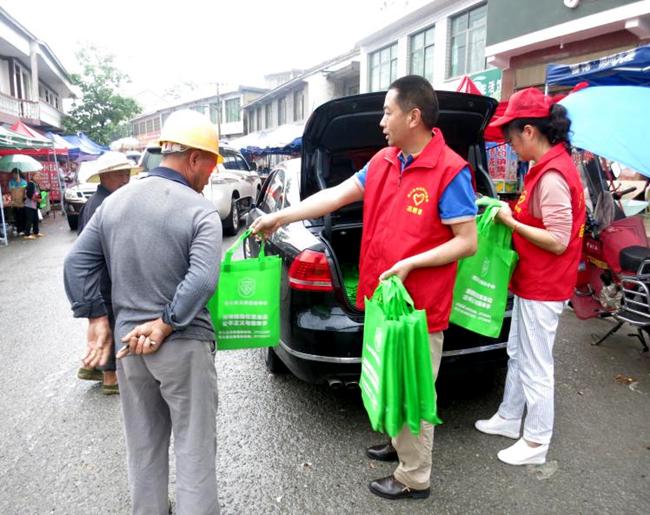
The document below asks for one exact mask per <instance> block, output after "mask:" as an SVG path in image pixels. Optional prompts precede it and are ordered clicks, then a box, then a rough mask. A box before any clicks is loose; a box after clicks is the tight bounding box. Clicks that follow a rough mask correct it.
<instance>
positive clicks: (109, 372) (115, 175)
mask: <svg viewBox="0 0 650 515" xmlns="http://www.w3.org/2000/svg"><path fill="white" fill-rule="evenodd" d="M95 166H96V167H97V171H96V172H95V173H94V174H92V175H91V176H89V177H88V182H97V181H98V180H99V186H97V191H96V192H95V193H94V194H93V195H92V196H91V197H90V198H89V199H88V202H86V203H85V204H84V205H83V207H82V208H81V212H80V213H79V226H78V228H77V233H78V234H81V232H82V231H83V229H84V227H86V225H87V224H88V222H89V221H90V219H91V218H92V216H93V214H94V213H95V211H96V210H97V208H98V207H99V206H101V205H102V203H103V202H104V200H106V198H108V196H109V195H110V194H111V193H113V192H114V191H116V190H117V189H119V188H121V187H122V186H125V185H126V184H128V183H129V179H130V178H131V175H135V173H136V172H137V168H136V167H134V166H133V165H132V164H131V162H130V161H129V160H128V159H127V157H126V155H125V154H122V153H120V152H106V153H104V154H102V155H101V156H100V157H99V159H97V161H96V162H95ZM101 294H102V298H103V299H104V304H105V305H106V316H108V322H109V325H110V327H111V332H112V333H113V335H114V334H115V316H114V314H113V304H112V301H111V280H110V277H109V276H108V270H107V269H106V268H104V270H103V271H102V279H101ZM77 377H78V378H79V379H84V380H87V381H102V393H103V394H104V395H112V394H117V393H120V391H119V387H118V383H117V374H116V372H115V340H114V339H113V341H112V345H111V353H110V355H109V357H108V362H107V363H106V365H104V366H100V367H99V368H86V367H81V368H80V369H79V371H78V372H77Z"/></svg>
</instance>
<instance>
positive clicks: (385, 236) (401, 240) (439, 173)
mask: <svg viewBox="0 0 650 515" xmlns="http://www.w3.org/2000/svg"><path fill="white" fill-rule="evenodd" d="M399 152H400V150H399V149H398V148H396V147H387V148H385V149H382V150H380V151H379V152H377V154H375V155H374V156H373V158H372V159H371V160H370V163H369V165H368V173H367V175H366V188H365V193H364V199H363V236H362V238H361V256H360V258H359V289H358V293H357V306H358V307H359V308H360V309H363V307H364V297H368V298H370V297H372V294H373V292H374V291H375V288H376V287H377V284H378V283H379V276H380V275H381V274H382V272H385V271H386V270H388V269H389V268H390V267H392V266H393V265H394V264H395V263H397V262H398V261H400V260H401V259H404V258H407V257H410V256H413V255H415V254H420V253H422V252H425V251H427V250H430V249H432V248H434V247H437V246H439V245H442V244H443V243H445V242H447V241H449V240H450V239H451V238H452V237H453V233H452V231H451V229H450V228H449V226H446V225H444V224H443V223H442V222H441V221H440V213H439V212H438V201H439V199H440V197H441V196H442V193H443V191H444V190H445V188H446V187H447V185H448V184H449V183H450V182H451V180H452V179H453V178H454V177H456V175H457V174H458V173H459V172H460V171H461V170H462V169H463V168H464V167H465V166H467V162H466V161H465V160H464V159H462V158H461V157H460V156H459V155H458V154H456V153H455V152H454V151H453V150H451V149H450V148H449V147H448V146H447V145H446V144H445V140H444V138H443V136H442V132H440V130H439V129H436V130H435V131H434V133H433V138H432V139H431V141H430V142H429V144H428V145H427V146H426V147H425V148H424V150H423V151H422V153H421V154H420V155H419V156H418V157H417V158H416V159H415V161H413V163H411V164H410V165H409V166H408V167H407V168H406V169H405V170H404V172H403V173H401V172H400V162H399V159H398V157H397V156H398V154H399ZM455 279H456V263H450V264H448V265H443V266H439V267H430V268H419V269H416V270H413V271H412V272H411V273H410V274H409V275H408V277H407V278H406V282H405V286H406V289H407V290H408V292H409V293H410V294H411V297H413V301H414V303H415V307H416V308H417V309H425V310H426V312H427V321H428V325H429V331H430V332H436V331H442V330H444V329H446V328H447V326H448V325H449V313H450V311H451V300H452V293H453V289H454V281H455Z"/></svg>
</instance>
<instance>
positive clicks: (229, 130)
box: [130, 86, 268, 147]
mask: <svg viewBox="0 0 650 515" xmlns="http://www.w3.org/2000/svg"><path fill="white" fill-rule="evenodd" d="M267 91H268V90H267V89H262V88H255V87H250V86H238V87H237V88H235V89H226V90H225V91H223V92H219V94H215V95H211V96H207V97H202V98H196V99H193V100H186V101H182V102H177V103H175V104H173V105H170V106H167V107H164V108H161V109H158V110H156V111H153V112H149V113H145V114H141V115H139V116H138V117H136V118H133V119H132V120H131V122H130V123H131V134H132V135H133V136H134V137H135V138H137V139H138V141H140V143H141V144H142V146H143V147H144V146H145V145H147V144H148V143H149V142H151V141H152V140H156V139H158V137H159V136H160V129H161V127H162V125H163V124H164V123H165V120H166V119H167V117H168V116H169V115H170V114H171V113H173V112H174V111H178V110H179V109H194V110H195V111H198V112H200V113H203V114H205V115H207V116H209V117H210V119H211V120H212V123H214V124H216V125H217V126H218V128H219V135H220V137H221V138H222V139H224V140H228V139H233V138H237V137H239V136H242V135H243V134H245V124H244V117H243V114H242V113H243V106H244V105H245V104H247V103H249V102H252V101H253V100H254V99H256V98H257V97H259V96H260V95H262V94H264V93H266V92H267Z"/></svg>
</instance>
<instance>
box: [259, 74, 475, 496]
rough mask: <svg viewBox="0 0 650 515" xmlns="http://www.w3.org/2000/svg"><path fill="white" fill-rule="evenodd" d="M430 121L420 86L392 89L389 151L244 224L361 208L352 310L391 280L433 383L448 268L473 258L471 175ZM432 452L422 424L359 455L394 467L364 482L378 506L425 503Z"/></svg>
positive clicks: (270, 227)
mask: <svg viewBox="0 0 650 515" xmlns="http://www.w3.org/2000/svg"><path fill="white" fill-rule="evenodd" d="M438 115H439V109H438V99H437V97H436V94H435V91H434V90H433V88H432V87H431V84H430V83H429V82H428V81H427V80H426V79H424V78H423V77H420V76H417V75H410V76H406V77H402V78H400V79H397V80H396V81H395V82H393V83H392V84H391V86H390V88H389V90H388V92H387V93H386V99H385V102H384V115H383V117H382V119H381V122H380V124H379V125H380V127H381V128H382V131H383V133H384V135H385V136H386V141H387V142H388V145H389V146H388V147H386V148H383V149H382V150H380V151H379V152H377V153H376V154H375V155H374V156H373V157H372V159H371V160H370V161H369V162H368V164H367V165H366V166H365V167H364V168H363V169H362V170H361V171H360V172H358V173H357V174H355V175H354V176H352V177H350V178H349V179H347V180H346V181H344V182H342V183H341V184H339V185H338V186H335V187H332V188H328V189H325V190H321V191H320V192H318V193H316V194H314V195H312V196H311V197H309V198H307V199H305V200H303V201H302V202H301V203H300V204H298V205H296V206H292V207H289V208H286V209H283V210H281V211H278V212H276V213H272V214H268V215H264V216H262V217H260V218H258V219H257V220H255V221H254V222H253V224H252V229H253V231H254V232H255V233H261V234H262V235H264V236H268V235H270V234H272V233H273V232H274V231H275V230H276V229H278V228H279V227H281V226H283V225H285V224H288V223H291V222H295V221H298V220H304V219H313V218H319V217H321V216H323V215H325V214H327V213H330V212H332V211H335V210H337V209H339V208H341V207H343V206H345V205H347V204H351V203H353V202H357V201H361V200H363V236H362V242H361V254H360V255H361V258H360V262H359V288H358V297H357V305H358V307H359V308H361V309H363V307H364V306H363V299H364V297H371V296H372V294H373V292H374V290H375V288H376V286H377V284H378V283H379V281H380V280H382V279H385V278H387V277H389V276H391V275H397V276H399V278H400V279H401V280H402V281H403V282H404V284H405V286H406V288H407V290H408V291H409V293H410V294H411V296H412V297H413V300H414V302H415V307H416V308H418V309H425V310H426V312H427V321H428V325H429V333H430V344H431V356H432V364H433V370H434V375H437V373H438V368H439V366H440V359H441V356H442V340H443V334H442V331H443V330H444V329H446V328H447V326H448V324H449V313H450V311H451V301H452V292H453V287H454V281H455V278H456V262H457V260H458V259H459V258H462V257H465V256H469V255H472V254H473V253H474V252H475V251H476V224H475V221H474V218H475V216H476V206H475V202H474V201H475V194H474V190H473V187H472V178H471V172H470V170H469V167H468V165H467V162H466V161H465V160H464V159H463V158H461V157H460V156H459V155H458V154H456V153H455V152H454V151H452V150H451V149H450V148H449V147H448V146H447V145H446V144H445V140H444V137H443V135H442V132H441V131H440V129H436V128H434V127H435V125H436V123H437V121H438ZM397 241H398V242H399V244H397V245H396V244H395V243H396V242H397ZM432 447H433V426H432V425H430V424H428V423H422V427H421V430H420V434H419V436H418V437H414V436H413V435H412V434H411V433H410V431H409V430H408V428H404V429H403V430H402V432H401V433H400V434H399V435H398V436H397V437H396V438H393V440H392V442H390V443H388V444H383V445H378V446H374V447H371V448H369V449H368V451H367V454H368V456H369V457H370V458H373V459H377V460H381V461H398V460H399V466H398V467H397V469H396V470H395V472H394V474H392V475H390V476H388V477H385V478H382V479H378V480H375V481H372V482H371V483H370V491H371V492H372V493H374V494H375V495H378V496H380V497H384V498H387V499H401V498H409V497H412V498H425V497H428V496H429V493H430V475H431V450H432Z"/></svg>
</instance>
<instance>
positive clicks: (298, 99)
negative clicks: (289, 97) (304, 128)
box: [293, 89, 305, 122]
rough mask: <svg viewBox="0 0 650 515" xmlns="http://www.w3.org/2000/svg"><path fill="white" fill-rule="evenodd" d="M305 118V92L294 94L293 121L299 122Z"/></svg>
mask: <svg viewBox="0 0 650 515" xmlns="http://www.w3.org/2000/svg"><path fill="white" fill-rule="evenodd" d="M304 117H305V90H303V89H301V90H300V91H295V92H294V94H293V121H294V122H299V121H301V120H302V119H303V118H304Z"/></svg>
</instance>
